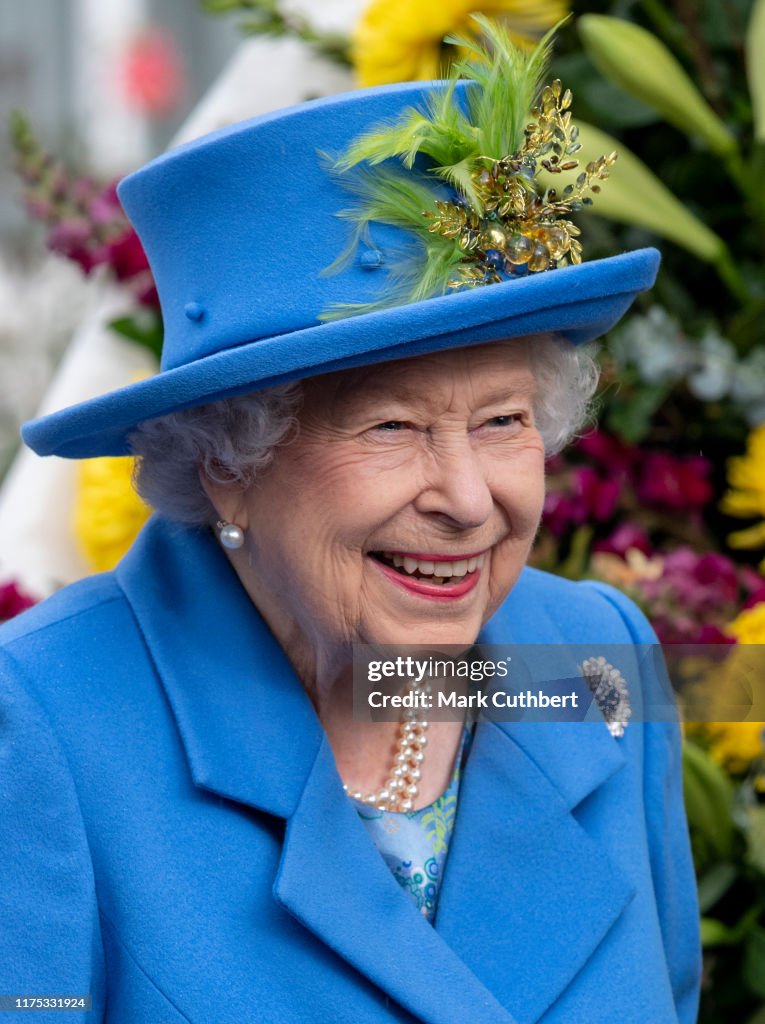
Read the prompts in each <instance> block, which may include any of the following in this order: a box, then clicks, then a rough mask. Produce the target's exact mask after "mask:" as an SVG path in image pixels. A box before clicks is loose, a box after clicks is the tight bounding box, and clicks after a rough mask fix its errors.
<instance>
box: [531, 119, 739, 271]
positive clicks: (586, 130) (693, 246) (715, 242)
mask: <svg viewBox="0 0 765 1024" xmlns="http://www.w3.org/2000/svg"><path fill="white" fill-rule="evenodd" d="M577 124H578V125H579V140H578V141H579V142H580V143H581V146H582V148H581V149H580V150H579V152H578V153H577V154H576V155H577V158H578V160H579V162H580V164H582V165H585V164H586V163H587V162H588V161H589V160H593V159H595V158H596V157H597V155H598V154H600V153H610V152H611V151H612V150H616V151H617V152H618V154H619V159H618V160H617V161H616V163H615V164H614V166H613V168H612V170H611V173H610V175H609V178H608V181H607V182H606V183H605V184H604V186H603V191H602V192H600V193H598V196H597V198H596V200H595V203H594V205H593V207H592V209H593V211H594V212H595V213H599V214H602V215H603V216H604V217H609V218H610V219H611V220H615V221H619V222H620V223H622V224H638V225H639V226H640V227H644V228H648V229H649V230H650V231H653V232H655V233H656V234H657V235H659V237H660V238H667V239H669V240H670V241H672V242H675V243H676V244H677V245H679V246H682V248H683V249H686V250H687V251H688V252H691V253H693V254H694V256H697V257H698V258H699V259H702V260H707V261H708V262H710V263H715V262H716V261H717V260H718V259H719V258H720V256H721V254H722V253H723V252H724V251H725V243H724V242H723V240H722V239H721V238H720V237H719V236H718V235H716V234H715V233H714V231H710V229H709V228H708V227H707V226H706V224H703V223H702V222H701V221H700V220H699V219H698V218H697V217H694V215H693V214H692V213H691V212H690V210H688V208H687V207H686V206H684V205H683V204H682V203H681V202H680V200H679V199H677V197H676V196H675V195H673V193H672V192H670V190H669V189H668V188H667V187H666V185H664V184H663V182H661V181H660V180H659V179H658V178H657V177H656V175H655V174H654V173H653V171H651V170H650V169H649V168H648V167H647V166H646V165H645V164H644V163H643V161H642V160H640V159H639V158H638V157H636V156H635V154H634V153H632V152H631V151H630V150H629V149H627V147H626V146H624V145H622V143H621V142H619V141H618V140H617V139H614V138H613V137H612V136H610V135H607V134H606V133H605V132H602V131H600V129H599V128H594V127H593V126H592V125H591V124H586V123H584V122H582V121H577ZM575 174H576V172H574V175H575ZM561 179H562V180H563V181H564V183H565V181H566V178H564V177H563V176H562V175H556V176H555V178H553V176H552V175H544V177H543V181H544V184H545V185H546V186H548V187H549V186H550V185H552V186H553V187H556V188H557V187H559V186H560V182H561Z"/></svg>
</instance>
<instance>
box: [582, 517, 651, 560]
mask: <svg viewBox="0 0 765 1024" xmlns="http://www.w3.org/2000/svg"><path fill="white" fill-rule="evenodd" d="M592 549H593V551H603V552H605V553H606V554H610V555H619V557H620V558H624V556H625V555H626V554H627V552H628V551H630V550H632V549H636V550H638V551H642V553H643V554H644V555H645V556H646V557H648V556H649V555H651V553H652V550H653V549H652V547H651V542H650V540H649V539H648V534H647V533H646V532H645V530H644V529H643V528H642V526H638V525H637V523H621V525H620V526H617V528H616V529H615V530H614V531H613V533H611V534H609V535H608V537H605V538H604V539H603V540H597V541H595V543H594V544H593V546H592Z"/></svg>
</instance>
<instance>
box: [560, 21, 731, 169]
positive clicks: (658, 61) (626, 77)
mask: <svg viewBox="0 0 765 1024" xmlns="http://www.w3.org/2000/svg"><path fill="white" fill-rule="evenodd" d="M577 25H578V27H579V34H580V36H581V38H582V42H583V44H584V47H585V49H586V50H587V53H588V54H589V56H590V57H591V58H592V61H593V63H594V64H595V66H596V67H597V68H598V70H599V71H600V72H601V73H602V74H603V75H605V77H606V78H608V79H609V81H611V82H613V83H614V84H615V85H618V86H619V87H620V88H621V89H623V90H624V91H625V92H627V93H629V95H630V96H634V97H635V98H636V99H639V100H642V101H643V103H645V104H647V105H648V106H649V107H652V108H653V109H654V110H656V111H657V112H658V113H659V114H661V115H662V117H664V118H665V119H666V120H667V121H669V123H670V124H673V125H674V126H675V127H676V128H679V129H680V130H681V131H683V132H685V133H686V134H687V135H697V136H699V137H700V138H702V139H703V140H704V141H705V142H706V144H707V145H708V146H709V148H710V149H711V150H712V151H713V152H714V153H717V154H718V155H720V156H729V155H730V154H731V153H733V152H735V151H736V140H735V139H734V137H733V136H732V135H731V133H730V132H729V131H728V129H727V128H726V127H725V125H724V124H723V122H722V121H721V120H720V119H719V117H718V116H717V115H716V114H715V112H714V111H713V110H712V108H711V107H710V106H709V104H708V103H707V101H706V100H705V99H704V97H703V96H702V95H701V93H700V92H699V91H698V89H697V88H696V86H695V85H694V84H693V82H692V81H691V79H690V78H689V77H688V75H687V74H686V72H685V71H684V70H683V68H682V66H681V65H680V64H679V63H678V61H677V59H676V58H675V57H674V55H673V54H672V53H671V52H670V51H669V50H668V49H667V47H666V46H665V45H664V43H662V42H661V41H660V40H659V39H657V38H656V36H655V35H653V34H652V33H651V32H648V31H647V30H646V29H644V28H641V27H640V26H639V25H635V24H634V23H633V22H630V21H623V20H622V19H620V18H609V17H607V16H605V15H600V14H586V15H583V16H582V17H581V18H579V20H578V22H577Z"/></svg>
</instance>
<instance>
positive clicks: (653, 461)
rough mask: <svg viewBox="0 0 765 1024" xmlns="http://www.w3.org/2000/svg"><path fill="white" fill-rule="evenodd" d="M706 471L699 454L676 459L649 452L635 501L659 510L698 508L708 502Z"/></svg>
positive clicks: (708, 486) (709, 485)
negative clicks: (637, 500)
mask: <svg viewBox="0 0 765 1024" xmlns="http://www.w3.org/2000/svg"><path fill="white" fill-rule="evenodd" d="M710 468H711V467H710V464H709V460H708V459H705V458H704V456H703V455H692V456H690V457H688V458H685V459H677V458H675V457H674V456H672V455H668V454H667V453H666V452H649V453H648V454H647V455H646V457H645V459H644V461H643V465H642V467H641V471H640V479H639V481H638V484H637V496H638V499H639V500H640V501H642V502H645V504H647V505H652V506H654V507H656V508H662V509H673V510H674V509H676V510H678V511H681V510H696V509H699V508H701V507H702V506H704V505H706V504H707V503H708V502H709V501H710V500H711V499H712V494H713V491H712V485H711V483H710V482H709V479H708V478H709V471H710Z"/></svg>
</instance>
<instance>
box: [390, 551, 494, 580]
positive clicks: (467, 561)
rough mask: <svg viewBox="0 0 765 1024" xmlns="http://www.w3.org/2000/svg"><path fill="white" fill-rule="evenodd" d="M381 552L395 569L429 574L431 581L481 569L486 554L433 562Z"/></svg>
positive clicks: (451, 577) (447, 578) (410, 573)
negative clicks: (453, 560)
mask: <svg viewBox="0 0 765 1024" xmlns="http://www.w3.org/2000/svg"><path fill="white" fill-rule="evenodd" d="M381 554H382V555H383V556H384V557H385V558H386V559H387V560H388V561H389V562H392V563H393V565H394V566H395V568H396V569H403V570H404V572H406V573H408V574H409V575H410V576H412V575H414V573H419V574H420V575H422V576H431V577H432V578H433V582H435V583H443V582H448V581H449V580H451V579H454V577H459V576H465V575H467V573H469V572H475V570H476V569H482V568H483V566H484V563H485V561H486V554H485V553H484V554H482V555H475V556H474V557H473V558H461V559H459V560H458V561H456V562H433V561H429V560H428V559H424V558H423V559H420V558H412V557H411V555H399V554H392V553H389V552H387V551H383V552H381Z"/></svg>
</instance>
